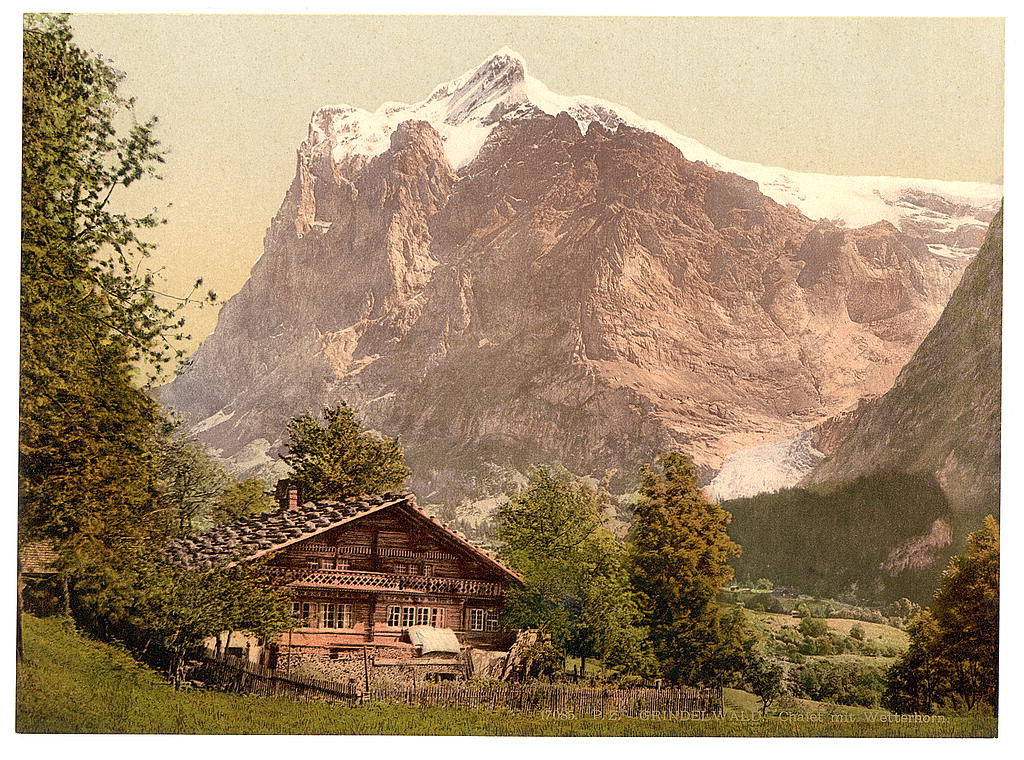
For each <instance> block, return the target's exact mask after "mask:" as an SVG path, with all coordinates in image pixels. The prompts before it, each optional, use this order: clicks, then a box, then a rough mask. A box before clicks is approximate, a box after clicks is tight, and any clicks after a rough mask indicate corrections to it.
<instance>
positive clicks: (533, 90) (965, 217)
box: [302, 48, 1002, 257]
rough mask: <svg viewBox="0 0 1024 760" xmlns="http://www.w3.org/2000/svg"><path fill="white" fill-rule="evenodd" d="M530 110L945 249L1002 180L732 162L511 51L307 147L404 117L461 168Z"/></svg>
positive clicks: (343, 122)
mask: <svg viewBox="0 0 1024 760" xmlns="http://www.w3.org/2000/svg"><path fill="white" fill-rule="evenodd" d="M531 107H532V108H531ZM534 109H537V110H540V111H543V112H545V113H548V114H551V115H557V114H558V113H561V112H565V113H568V114H569V115H570V116H572V117H573V118H574V119H575V120H576V122H577V123H578V124H579V126H580V130H581V132H585V131H586V129H587V127H588V126H589V125H590V124H591V123H592V122H595V121H596V122H599V123H600V124H601V125H602V126H604V127H606V128H608V129H610V130H615V129H616V128H618V126H620V125H622V124H627V125H629V126H631V127H634V128H637V129H641V130H644V131H646V132H652V133H654V134H656V135H659V136H660V137H662V138H664V139H665V140H667V141H668V142H669V143H671V144H672V145H674V146H675V147H677V148H678V149H679V150H680V151H682V153H683V155H684V156H685V157H686V158H687V159H689V160H691V161H702V162H704V163H706V164H708V165H709V166H712V167H714V168H716V169H720V170H723V171H728V172H732V173H735V174H739V175H740V176H742V177H746V178H748V179H751V180H753V181H755V182H757V183H758V185H759V186H760V189H761V192H763V193H764V194H765V195H767V196H768V197H770V198H772V199H773V200H774V201H776V202H778V203H781V204H783V205H793V206H796V207H797V208H799V209H800V211H801V212H803V213H804V214H805V215H806V216H808V217H810V218H812V219H823V218H824V219H832V220H837V221H842V222H843V223H845V224H847V225H849V226H851V227H859V226H864V225H868V224H872V223H875V222H879V221H888V222H891V223H893V224H894V225H896V226H897V227H899V228H901V229H903V230H904V231H913V232H914V233H915V234H916V235H917V236H919V237H921V238H922V239H926V240H928V241H929V243H930V245H929V247H930V248H931V249H932V251H933V253H935V254H937V255H940V256H947V257H948V256H953V257H957V256H963V255H970V254H971V253H973V251H974V250H975V249H976V248H977V246H978V245H979V244H980V237H981V236H982V235H983V234H984V230H985V227H986V225H987V223H988V222H989V221H990V220H991V218H992V217H993V216H994V215H995V212H996V209H997V207H998V203H999V200H1000V198H1001V197H1002V186H1001V185H995V184H982V183H975V182H950V181H944V180H926V179H904V178H899V177H844V176H833V175H826V174H814V173H807V172H795V171H790V170H787V169H784V168H779V167H769V166H763V165H761V164H756V163H752V162H746V161H737V160H734V159H730V158H727V157H725V156H722V155H720V154H719V153H716V152H715V151H713V150H711V149H710V148H708V147H706V146H705V145H702V144H701V143H699V142H697V141H696V140H693V139H692V138H689V137H686V136H684V135H681V134H679V133H678V132H676V131H675V130H673V129H670V128H669V127H667V126H665V125H664V124H661V123H659V122H655V121H651V120H649V119H645V118H643V117H641V116H638V115H637V114H635V113H634V112H632V111H631V110H629V109H628V108H625V107H623V106H620V105H617V104H614V103H610V102H608V101H604V100H600V99H598V98H593V97H587V96H564V95H559V94H556V93H553V92H551V90H549V89H548V88H547V87H546V86H545V85H544V83H543V82H541V81H539V80H537V79H535V78H533V77H531V76H529V75H528V74H527V68H526V63H525V61H524V59H523V57H522V56H521V55H519V54H518V53H516V52H515V51H514V50H511V49H509V48H501V49H500V50H498V51H497V52H496V53H494V54H493V55H491V56H489V57H488V58H487V59H486V60H484V61H483V62H482V63H481V64H480V65H479V66H476V67H474V68H473V69H470V70H469V71H467V72H466V73H464V74H463V75H462V76H460V77H457V78H455V79H453V80H451V81H450V82H447V83H444V84H441V85H439V86H437V87H436V88H434V90H433V92H432V93H431V94H430V95H429V96H428V97H427V99H426V100H423V101H420V102H419V103H413V104H403V103H384V104H383V105H381V106H380V107H379V108H378V109H377V110H376V111H374V112H372V113H371V112H369V111H365V110H363V109H360V108H354V107H352V106H331V107H325V108H320V109H318V110H317V111H316V112H314V114H313V116H312V119H311V121H310V126H309V136H308V138H307V140H306V142H305V143H304V144H303V146H302V147H303V150H305V151H306V152H307V154H310V153H312V152H314V151H316V152H321V151H329V152H330V154H331V157H332V159H333V160H334V162H335V163H336V164H340V163H343V162H345V161H346V160H347V159H351V158H358V157H363V158H371V157H373V156H376V155H379V154H380V153H383V152H384V151H385V150H387V148H388V146H389V144H390V137H391V134H392V132H394V130H395V129H396V128H397V127H398V125H399V124H401V123H402V122H404V121H407V120H410V119H419V120H423V121H426V122H428V123H430V124H431V125H432V126H433V127H434V129H436V130H437V131H438V133H439V134H440V135H441V138H442V140H443V141H444V148H445V153H446V155H447V157H448V161H449V163H450V164H451V165H452V167H453V168H455V169H456V170H458V169H461V168H462V167H464V166H466V165H468V164H469V163H470V162H471V161H473V159H474V158H476V156H477V154H478V153H479V152H480V148H481V147H482V146H483V144H484V143H485V142H486V141H487V138H488V137H489V136H490V134H491V132H492V131H493V130H494V128H495V126H496V125H497V124H498V122H499V121H501V120H502V119H514V118H517V117H519V116H522V115H528V114H530V113H535V111H534ZM939 207H941V208H939Z"/></svg>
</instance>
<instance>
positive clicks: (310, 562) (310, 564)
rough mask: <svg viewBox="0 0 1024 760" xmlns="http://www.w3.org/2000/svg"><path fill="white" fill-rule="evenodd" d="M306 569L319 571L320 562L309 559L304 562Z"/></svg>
mask: <svg viewBox="0 0 1024 760" xmlns="http://www.w3.org/2000/svg"><path fill="white" fill-rule="evenodd" d="M306 567H311V568H313V569H314V570H319V569H320V568H321V567H322V565H321V564H320V560H318V559H309V560H306Z"/></svg>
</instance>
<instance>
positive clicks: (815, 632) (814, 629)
mask: <svg viewBox="0 0 1024 760" xmlns="http://www.w3.org/2000/svg"><path fill="white" fill-rule="evenodd" d="M800 633H802V634H803V635H804V636H807V637H808V638H811V639H816V638H818V637H820V636H826V635H828V623H826V622H825V621H824V620H820V619H819V618H813V617H811V616H809V615H808V616H806V617H803V618H801V619H800Z"/></svg>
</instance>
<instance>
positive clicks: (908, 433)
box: [806, 211, 1003, 538]
mask: <svg viewBox="0 0 1024 760" xmlns="http://www.w3.org/2000/svg"><path fill="white" fill-rule="evenodd" d="M1002 274H1003V217H1002V212H1001V211H1000V212H999V214H998V216H997V217H996V219H995V220H994V221H993V222H992V225H991V226H990V227H989V231H988V236H987V238H986V240H985V243H984V245H983V246H982V247H981V251H980V252H979V253H978V255H977V256H976V257H975V259H974V261H973V262H971V264H970V266H968V267H967V270H966V271H965V272H964V275H963V279H962V280H961V282H960V285H959V286H958V287H957V289H956V291H955V292H954V293H953V296H952V298H951V299H950V301H949V304H948V305H947V306H946V309H945V311H943V313H942V316H941V317H940V318H939V320H938V322H937V323H936V324H935V327H934V328H932V330H931V332H930V333H929V334H928V336H927V337H926V338H925V339H924V341H923V342H922V343H921V345H920V347H919V348H918V349H917V351H916V352H915V353H914V355H913V357H911V359H910V361H909V362H907V365H906V366H905V367H904V368H903V370H902V371H901V372H900V374H899V376H898V377H897V378H896V382H895V383H894V385H893V387H892V388H891V389H890V390H889V391H888V392H886V393H885V394H884V395H883V396H881V397H879V398H876V399H872V400H869V401H866V402H864V403H862V404H861V405H860V406H859V407H858V408H857V409H856V410H855V411H853V412H851V413H849V414H846V415H843V416H842V417H839V418H837V419H835V420H830V421H828V422H827V423H825V424H823V425H821V426H819V427H818V428H817V429H816V430H815V431H814V432H813V433H812V438H813V439H814V440H815V441H816V446H817V448H818V449H819V450H820V451H822V452H823V453H825V454H826V455H827V458H826V459H824V460H823V461H821V462H820V463H818V464H817V465H816V466H815V468H814V469H813V471H812V472H811V473H810V474H809V475H808V476H806V481H807V482H809V483H814V482H824V481H831V480H843V479H849V478H853V477H857V476H860V475H864V474H869V473H872V472H878V471H884V472H895V471H898V472H906V473H913V474H922V475H930V476H934V477H935V479H936V480H937V481H938V483H939V485H940V486H941V487H942V489H943V491H944V492H945V493H946V495H947V498H948V499H949V502H950V506H951V508H952V509H953V510H954V511H956V512H960V513H966V514H967V515H974V516H975V517H977V516H983V515H985V514H987V513H991V514H995V515H998V513H999V472H1000V452H999V444H1000V430H1001V423H1000V399H1001V395H1002V382H1001V372H1002V308H1003V298H1002V282H1003V277H1002ZM974 522H975V523H976V522H977V520H975V521H974ZM975 527H977V525H976V524H973V523H972V524H971V526H970V528H971V529H973V528H975ZM943 535H946V536H947V538H951V537H950V536H948V534H943Z"/></svg>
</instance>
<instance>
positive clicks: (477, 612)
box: [469, 607, 487, 631]
mask: <svg viewBox="0 0 1024 760" xmlns="http://www.w3.org/2000/svg"><path fill="white" fill-rule="evenodd" d="M486 615H487V613H486V611H485V610H484V609H483V608H482V607H473V608H471V609H470V611H469V630H471V631H482V630H484V621H485V620H486V619H487V618H486Z"/></svg>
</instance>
